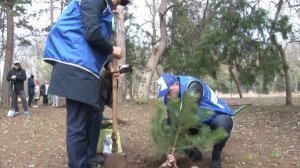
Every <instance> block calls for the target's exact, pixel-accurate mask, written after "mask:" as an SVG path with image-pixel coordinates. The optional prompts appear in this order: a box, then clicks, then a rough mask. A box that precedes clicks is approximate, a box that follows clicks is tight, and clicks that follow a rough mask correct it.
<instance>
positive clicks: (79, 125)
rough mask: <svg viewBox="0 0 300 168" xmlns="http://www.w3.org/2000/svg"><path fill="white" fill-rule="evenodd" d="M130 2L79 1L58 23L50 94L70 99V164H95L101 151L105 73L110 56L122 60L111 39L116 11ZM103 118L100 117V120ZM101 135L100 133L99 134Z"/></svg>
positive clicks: (50, 49) (51, 42)
mask: <svg viewBox="0 0 300 168" xmlns="http://www.w3.org/2000/svg"><path fill="white" fill-rule="evenodd" d="M128 3H129V1H128V0H73V1H71V2H70V4H69V5H68V6H67V7H66V8H65V10H64V11H63V12H62V14H61V15H60V17H59V20H58V21H57V22H56V24H55V25H54V26H53V27H52V29H51V31H50V33H49V35H48V38H47V41H46V45H45V51H44V58H43V60H44V61H45V62H47V63H49V64H51V65H53V69H52V75H51V80H50V87H49V93H51V94H53V95H59V96H63V97H66V107H67V122H66V124H67V136H66V142H67V153H68V167H70V168H86V167H91V165H90V158H93V157H95V156H96V155H97V152H96V151H97V149H96V147H97V146H95V147H93V148H92V147H90V146H91V144H94V143H93V142H91V141H92V140H94V136H95V135H94V134H92V130H93V129H92V124H93V122H101V120H102V119H101V118H100V115H99V90H100V86H99V74H100V70H101V68H102V67H103V66H104V64H105V63H106V62H107V58H108V56H109V55H112V56H114V57H115V58H116V59H121V58H122V56H123V54H122V50H121V48H120V47H116V46H112V44H111V43H110V39H111V34H112V17H113V14H112V9H116V7H117V6H118V5H123V6H125V5H127V4H128ZM94 118H97V121H96V120H94ZM97 136H98V137H99V134H98V135H97Z"/></svg>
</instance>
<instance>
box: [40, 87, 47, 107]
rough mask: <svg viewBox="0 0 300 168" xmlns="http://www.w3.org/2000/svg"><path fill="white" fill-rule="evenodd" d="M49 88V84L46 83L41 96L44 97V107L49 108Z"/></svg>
mask: <svg viewBox="0 0 300 168" xmlns="http://www.w3.org/2000/svg"><path fill="white" fill-rule="evenodd" d="M48 88H49V83H48V81H45V83H44V84H43V85H42V86H41V89H40V90H41V92H40V93H41V96H43V106H48Z"/></svg>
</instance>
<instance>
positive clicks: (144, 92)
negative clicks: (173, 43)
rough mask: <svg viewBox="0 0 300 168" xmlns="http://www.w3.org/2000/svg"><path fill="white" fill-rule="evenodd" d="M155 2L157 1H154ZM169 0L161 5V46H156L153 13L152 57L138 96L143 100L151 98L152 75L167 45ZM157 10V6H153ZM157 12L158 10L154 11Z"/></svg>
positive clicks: (146, 68) (162, 1) (164, 0)
mask: <svg viewBox="0 0 300 168" xmlns="http://www.w3.org/2000/svg"><path fill="white" fill-rule="evenodd" d="M153 4H155V3H153ZM167 5H168V1H166V0H161V3H160V7H159V21H160V41H159V46H158V47H156V45H155V44H156V28H155V16H154V15H153V19H152V29H153V38H152V52H151V56H150V59H149V60H148V62H147V65H146V67H145V69H144V72H143V76H142V80H141V82H140V84H139V88H138V97H139V99H140V100H142V101H148V100H149V89H150V84H151V80H152V76H153V74H154V72H155V68H156V66H157V63H158V60H159V58H160V57H161V55H162V53H163V52H164V50H165V48H166V46H167V25H166V23H167V21H166V12H167ZM153 10H154V11H155V6H154V7H153ZM153 13H154V14H156V12H153Z"/></svg>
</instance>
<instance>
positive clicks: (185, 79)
mask: <svg viewBox="0 0 300 168" xmlns="http://www.w3.org/2000/svg"><path fill="white" fill-rule="evenodd" d="M178 79H179V82H180V95H181V101H183V98H184V95H185V93H186V91H187V90H188V88H189V85H190V83H191V82H195V81H196V82H198V83H199V84H201V86H202V87H203V93H202V95H200V96H201V97H200V99H199V106H198V107H199V111H198V113H201V112H203V111H204V110H210V111H212V112H214V113H213V114H212V115H211V116H209V117H207V118H206V119H204V123H205V124H210V122H211V121H212V120H213V119H214V118H215V116H217V115H219V114H225V115H229V116H232V115H233V112H232V110H231V109H230V107H229V106H228V105H227V103H226V102H225V101H224V100H223V99H221V98H219V97H217V96H216V95H215V93H214V92H213V91H212V89H211V88H209V87H208V86H207V85H206V84H205V83H204V82H203V81H201V80H200V79H197V78H195V77H191V76H178Z"/></svg>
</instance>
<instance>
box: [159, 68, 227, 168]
mask: <svg viewBox="0 0 300 168" xmlns="http://www.w3.org/2000/svg"><path fill="white" fill-rule="evenodd" d="M157 83H158V85H159V93H158V97H163V99H164V103H165V104H166V105H168V100H169V99H170V98H171V97H180V98H181V100H183V98H184V95H185V93H186V91H189V92H190V93H191V94H195V95H199V96H200V97H199V100H198V103H199V106H198V107H199V109H208V110H210V111H213V112H214V113H213V114H212V115H211V116H209V117H207V118H206V119H204V121H203V122H204V123H205V124H207V125H209V126H210V128H211V129H213V130H214V129H217V128H220V127H221V128H224V129H225V131H226V132H227V133H228V137H229V135H230V132H231V129H232V126H233V122H232V119H231V116H232V115H233V112H232V110H231V109H230V108H229V106H228V105H227V103H226V102H225V101H224V100H222V99H221V98H219V97H217V96H216V95H215V93H214V92H213V91H212V89H210V88H209V87H208V86H207V85H206V84H205V83H204V82H203V81H201V80H200V79H197V78H195V77H192V76H174V75H171V74H163V75H162V76H161V77H160V78H159V80H158V82H157ZM200 111H201V110H200ZM197 131H198V130H197V129H195V128H192V129H190V132H191V133H192V134H195V133H197ZM228 137H226V138H225V139H223V140H222V141H221V142H219V143H217V144H214V147H213V151H212V162H211V167H212V168H221V167H222V164H221V152H222V150H223V148H224V146H225V144H226V142H227V139H228ZM186 155H187V156H188V157H189V158H190V159H191V160H192V161H194V162H196V161H198V160H201V159H202V154H201V152H200V151H199V150H197V149H193V150H189V151H186Z"/></svg>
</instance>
